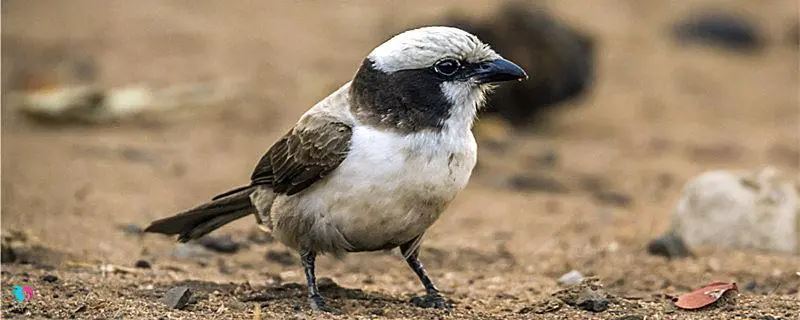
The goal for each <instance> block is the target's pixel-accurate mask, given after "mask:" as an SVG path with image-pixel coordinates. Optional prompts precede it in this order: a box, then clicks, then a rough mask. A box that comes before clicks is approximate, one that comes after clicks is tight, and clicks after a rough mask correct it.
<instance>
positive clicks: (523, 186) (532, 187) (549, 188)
mask: <svg viewBox="0 0 800 320" xmlns="http://www.w3.org/2000/svg"><path fill="white" fill-rule="evenodd" d="M508 185H509V186H510V187H511V188H512V189H515V190H520V191H533V192H549V193H567V192H568V190H567V187H566V186H564V185H563V184H562V183H561V182H559V181H558V180H556V179H554V178H552V177H548V176H539V175H516V176H513V177H511V178H510V179H509V180H508Z"/></svg>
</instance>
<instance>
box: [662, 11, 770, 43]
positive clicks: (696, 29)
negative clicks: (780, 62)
mask: <svg viewBox="0 0 800 320" xmlns="http://www.w3.org/2000/svg"><path fill="white" fill-rule="evenodd" d="M673 35H674V36H675V38H676V40H678V41H679V42H682V43H698V44H705V45H712V46H716V47H721V48H725V49H730V50H736V51H741V52H753V51H757V50H759V49H761V47H763V45H764V37H763V36H762V35H761V32H760V31H759V30H758V28H757V27H756V26H755V25H754V24H753V23H752V22H750V21H748V20H747V19H745V18H744V17H741V16H738V15H734V14H729V13H720V12H705V13H699V14H696V15H694V16H691V17H689V18H686V19H684V20H682V21H680V22H678V23H677V24H675V26H674V27H673Z"/></svg>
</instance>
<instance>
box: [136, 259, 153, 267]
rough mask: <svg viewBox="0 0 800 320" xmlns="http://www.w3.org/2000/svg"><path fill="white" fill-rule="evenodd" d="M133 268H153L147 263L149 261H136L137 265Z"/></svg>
mask: <svg viewBox="0 0 800 320" xmlns="http://www.w3.org/2000/svg"><path fill="white" fill-rule="evenodd" d="M133 266H134V267H137V268H140V269H150V268H151V267H152V266H151V265H150V262H147V260H136V263H135V264H134V265H133Z"/></svg>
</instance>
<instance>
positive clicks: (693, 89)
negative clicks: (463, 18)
mask: <svg viewBox="0 0 800 320" xmlns="http://www.w3.org/2000/svg"><path fill="white" fill-rule="evenodd" d="M542 3H543V4H544V5H545V6H546V7H548V8H550V9H552V11H553V12H554V13H556V14H557V15H558V16H560V17H562V18H563V19H565V20H566V21H568V22H570V23H572V24H574V25H576V26H578V27H579V28H581V29H582V30H585V31H587V32H589V33H590V34H592V35H593V36H594V37H595V39H596V41H597V45H598V47H597V52H598V57H597V58H598V59H597V68H598V69H597V74H598V78H597V81H596V83H595V85H594V86H593V87H592V90H591V92H590V93H589V94H588V95H587V96H585V97H584V98H583V99H580V100H579V101H575V102H571V103H570V104H568V105H566V106H565V107H564V108H561V109H560V111H559V112H555V113H553V114H550V115H548V120H547V122H546V123H547V124H546V125H544V126H541V127H537V128H530V129H528V130H515V131H512V130H511V129H510V128H508V127H506V126H504V125H502V123H500V122H498V120H497V119H492V118H487V117H484V118H483V119H482V121H481V122H479V124H478V128H477V132H478V133H479V135H478V140H479V146H480V156H479V164H478V168H477V169H476V172H475V174H474V177H473V179H472V181H471V182H470V185H469V186H468V187H467V189H466V190H465V191H464V192H463V193H462V194H461V195H459V197H458V198H457V199H456V201H455V202H454V203H453V204H452V205H451V206H450V208H449V209H448V211H447V212H446V213H445V215H444V216H443V218H442V219H440V220H439V221H438V222H437V223H436V224H435V225H434V227H433V228H432V229H431V230H430V231H429V233H428V234H427V236H426V240H425V242H424V244H423V246H424V249H423V252H422V260H423V262H424V263H425V264H426V265H427V266H428V269H429V271H430V272H431V274H432V276H433V278H434V280H435V281H436V282H437V283H438V285H439V287H440V288H442V289H443V291H444V292H445V293H446V294H447V296H448V297H449V298H451V299H452V300H453V302H454V304H455V308H454V309H453V310H452V311H450V312H445V311H432V310H427V309H420V308H417V307H414V306H412V305H411V304H410V303H409V302H408V301H409V300H410V298H411V297H412V296H413V295H415V294H420V293H421V291H422V290H421V286H420V285H419V284H418V283H417V280H416V278H415V277H414V275H413V274H412V273H411V272H410V271H409V270H408V268H407V266H406V265H405V264H404V263H403V262H402V259H401V258H400V257H399V256H398V254H397V253H396V252H378V253H365V254H353V255H350V256H348V257H346V258H345V259H343V260H337V259H335V258H332V257H323V258H321V261H320V263H319V266H318V275H319V276H320V277H329V278H331V279H332V282H330V281H326V285H325V286H323V294H325V295H327V296H328V297H329V301H330V303H331V304H332V305H334V306H335V307H337V308H340V309H341V310H342V311H343V314H342V315H314V314H312V313H310V312H309V311H308V308H307V307H306V301H305V293H304V290H302V287H301V286H299V285H298V284H302V283H303V279H302V272H301V269H300V266H299V263H298V261H297V259H296V258H294V256H292V255H291V254H289V253H287V251H286V249H285V248H284V247H282V246H281V245H280V244H278V243H274V242H269V240H268V239H266V240H265V239H261V240H259V239H252V238H263V237H258V236H256V235H257V233H256V231H255V227H254V225H253V221H252V220H251V219H243V221H239V222H237V223H235V224H232V225H230V226H227V227H225V228H224V229H221V230H218V231H217V232H216V235H230V236H231V237H232V238H233V239H234V240H236V241H240V242H242V243H243V244H245V245H246V247H244V248H242V249H240V250H239V251H238V252H236V253H233V254H224V253H208V252H199V253H193V254H189V256H188V257H180V256H176V254H175V253H176V252H177V253H181V252H184V253H185V250H184V249H185V248H184V249H176V245H175V244H174V242H173V241H172V240H171V239H169V238H167V237H163V236H159V235H144V236H142V235H135V234H131V233H127V232H124V231H123V230H122V229H123V228H121V227H120V226H121V225H123V226H124V225H128V224H134V225H139V226H143V225H146V224H147V223H148V222H149V221H151V220H153V219H156V218H159V217H163V216H165V215H168V214H171V213H173V212H176V211H179V210H181V209H184V208H187V207H190V206H193V205H195V204H197V203H199V202H202V201H204V200H205V199H207V198H208V197H209V196H211V195H214V194H215V193H217V192H219V191H224V190H226V189H228V188H230V187H233V186H237V185H240V184H242V183H244V182H246V179H247V177H248V176H249V173H250V170H251V169H252V166H253V165H254V163H255V161H257V159H258V158H259V157H260V156H261V154H262V152H264V151H265V150H266V149H267V148H268V146H269V145H270V144H271V143H272V142H273V141H274V140H275V139H276V138H278V137H279V136H280V135H281V134H282V133H283V132H285V130H287V128H288V127H289V126H290V125H291V124H292V123H293V122H294V120H295V119H296V118H297V117H298V116H299V115H300V114H302V112H304V111H305V110H306V109H307V108H308V107H309V106H311V105H312V104H313V103H314V102H316V101H317V100H319V99H321V98H322V97H324V96H325V95H327V93H328V92H330V91H332V90H333V89H334V88H336V87H338V86H339V85H340V84H341V83H343V82H344V81H346V80H347V79H349V78H350V77H351V76H352V74H353V72H354V70H355V68H356V67H357V66H358V65H359V63H360V61H361V59H363V57H364V55H365V54H366V53H367V52H369V50H370V49H371V48H372V47H374V46H375V45H376V44H378V43H380V42H381V41H382V40H383V39H385V38H386V37H387V36H388V35H390V34H393V33H396V32H398V31H400V30H403V29H406V28H408V27H410V26H416V25H422V24H435V23H436V21H440V20H441V19H442V18H443V17H445V16H446V15H448V14H449V13H452V12H460V13H465V14H470V15H475V16H481V15H485V14H486V13H488V12H491V11H492V10H493V8H494V7H496V6H497V3H495V2H491V1H436V2H432V1H405V2H402V3H401V2H377V1H374V2H366V1H365V2H336V3H330V2H311V1H309V2H289V1H285V2H276V3H271V2H256V1H247V2H222V1H174V2H156V1H137V2H129V1H84V0H78V1H36V2H30V1H3V2H2V6H3V8H2V29H3V30H2V36H3V38H2V39H3V43H2V50H3V88H4V89H3V94H4V102H6V100H5V97H6V93H7V92H8V91H7V89H8V88H9V87H13V86H14V77H13V74H14V71H15V70H19V69H21V68H25V67H30V66H31V65H36V64H39V63H42V64H47V63H49V62H48V61H47V60H46V55H43V54H41V53H42V52H45V51H46V52H54V53H53V54H54V55H56V56H60V55H67V56H69V55H77V56H89V57H92V59H93V60H94V61H95V64H96V65H97V70H96V74H95V75H94V78H95V79H96V81H97V82H99V83H101V84H103V85H107V86H118V85H125V84H133V83H148V84H171V83H185V82H191V81H201V80H208V79H221V78H236V79H240V80H243V83H245V84H246V85H243V86H242V87H241V88H240V91H241V92H240V94H239V96H240V98H239V99H236V100H235V101H231V102H229V103H225V104H224V105H219V106H214V107H213V108H206V109H203V110H201V111H198V112H196V113H194V114H192V115H189V116H184V117H181V118H179V119H164V120H153V119H150V120H149V121H144V122H142V121H134V122H125V123H120V124H114V125H107V126H89V127H86V126H54V125H50V124H40V123H35V122H31V121H29V119H27V118H25V117H23V116H21V115H20V114H19V113H18V112H16V110H14V109H13V108H11V107H9V106H8V105H7V104H6V103H4V104H3V108H2V229H3V231H4V234H3V235H4V236H6V235H9V234H10V232H11V231H23V232H26V233H27V234H28V235H29V236H30V237H32V238H35V239H29V240H28V243H29V244H38V245H39V247H38V248H36V249H35V250H34V253H35V254H34V256H33V257H31V258H30V260H31V261H30V262H32V263H30V264H11V263H6V262H5V261H4V262H3V264H2V316H3V317H4V318H7V319H15V318H19V319H29V318H57V319H64V318H124V319H139V318H141V319H157V318H162V319H211V318H214V319H217V318H218V319H253V317H254V315H253V314H254V312H256V307H257V306H260V313H261V316H262V317H263V318H264V319H269V318H311V317H321V318H342V319H344V318H377V319H382V318H408V319H411V318H472V319H491V318H529V319H617V318H620V317H623V316H641V317H644V318H646V319H737V318H741V319H774V318H781V319H797V317H798V314H800V293H798V287H800V276H798V275H796V272H797V271H800V269H798V266H800V257H798V256H796V255H795V256H791V255H782V254H770V253H763V252H750V251H740V250H715V249H710V248H709V249H702V250H699V251H697V252H696V255H695V257H693V258H687V259H681V260H672V261H668V260H665V259H664V258H661V257H655V256H651V255H648V254H647V252H646V250H645V246H646V244H647V242H648V241H649V240H650V239H652V238H654V237H656V236H658V235H659V234H660V233H662V232H664V231H665V230H666V229H667V228H668V226H669V219H670V213H671V211H672V209H673V207H674V203H675V201H676V199H677V198H678V197H679V195H680V191H681V186H682V185H683V183H685V182H686V181H687V179H689V178H691V177H693V176H695V175H697V174H698V173H700V172H703V171H705V170H709V169H717V168H745V169H754V168H760V167H763V166H765V165H772V166H774V167H776V168H778V169H780V170H782V171H783V172H784V173H786V174H788V175H790V176H797V175H798V173H800V168H799V167H798V163H799V162H800V160H798V157H800V156H798V154H800V150H799V147H798V146H800V140H799V138H798V121H799V120H800V118H798V105H799V104H798V95H797V89H798V62H797V61H798V60H797V54H798V51H797V48H796V46H795V45H793V44H792V43H791V42H790V41H788V40H787V39H786V36H787V35H788V34H789V32H790V29H791V27H792V26H795V25H796V23H797V14H798V8H797V4H796V2H794V1H789V0H785V1H777V0H774V1H757V2H756V1H748V2H737V4H736V5H735V7H730V6H731V3H730V2H721V1H716V2H715V1H711V2H709V3H704V2H701V1H681V2H680V3H673V2H671V1H633V0H631V1H621V0H620V1H592V2H587V1H578V0H575V1H573V0H566V1H543V2H542ZM714 3H716V4H717V5H726V6H729V8H728V9H729V10H733V11H737V12H741V13H743V14H744V15H745V16H748V17H750V18H752V19H754V20H755V21H757V22H758V25H759V27H761V28H762V29H763V31H764V33H765V34H766V35H767V45H766V47H765V48H764V49H763V50H762V51H760V52H758V53H756V54H737V53H730V52H725V51H723V50H718V49H711V48H704V47H693V46H688V47H687V46H681V45H678V44H675V43H674V42H673V41H671V39H670V37H669V27H670V25H671V23H672V22H673V21H675V20H676V19H679V18H680V17H683V16H685V15H686V14H687V13H689V12H691V11H692V10H693V9H697V8H708V7H714ZM42 56H45V57H44V58H43V57H42ZM534 76H535V75H534ZM499 123H500V124H499ZM520 175H522V176H536V177H549V178H552V179H554V180H556V181H558V182H559V183H560V184H562V185H563V190H561V191H559V192H547V191H524V190H516V189H514V188H512V187H510V184H509V182H508V181H509V179H511V178H513V177H515V176H520ZM598 190H599V191H604V192H608V193H613V194H617V195H618V196H617V197H615V198H616V199H618V200H619V198H623V199H625V198H627V199H629V200H630V201H628V202H626V201H613V199H612V200H611V201H609V200H608V198H598V197H596V196H594V194H596V193H597V192H598ZM603 199H605V200H603ZM182 250H183V251H182ZM140 259H141V260H146V261H148V262H149V263H150V264H152V268H150V269H136V268H133V265H134V262H135V261H137V260H140ZM107 264H110V265H114V266H121V267H123V268H122V269H120V268H116V269H115V270H111V269H109V268H108V267H101V266H103V265H107ZM573 269H575V270H579V271H580V272H582V273H584V274H586V275H591V276H595V277H597V278H598V279H599V280H600V282H601V283H602V284H604V285H605V289H606V291H607V292H608V294H609V295H610V296H611V306H610V308H609V309H608V310H607V311H604V312H600V313H591V312H587V311H582V310H579V309H577V308H574V307H570V306H566V305H559V304H557V303H554V302H553V299H554V298H553V296H552V294H553V293H555V292H557V291H558V290H561V289H562V288H561V287H560V286H559V285H558V284H557V282H556V279H558V277H559V276H561V275H562V274H564V273H566V272H568V271H570V270H573ZM44 275H55V276H57V277H58V280H56V281H54V282H48V281H45V280H43V278H42V277H43V276H44ZM48 280H52V279H48ZM713 280H721V281H735V282H737V283H738V284H739V286H740V288H741V290H740V293H739V295H738V298H737V299H736V301H735V303H729V304H727V305H721V306H716V307H712V308H709V309H704V310H701V311H694V312H689V311H681V310H676V309H675V308H674V307H672V305H671V302H670V297H674V296H676V295H678V294H680V293H683V292H687V291H689V290H691V289H692V288H695V287H698V286H700V285H703V284H705V283H707V282H710V281H713ZM13 285H30V286H32V287H34V288H35V290H36V291H37V296H35V297H34V298H33V299H32V300H30V301H26V302H24V303H18V302H15V301H14V298H13V295H12V294H11V290H12V289H11V287H12V286H13ZM176 285H187V286H189V287H190V288H192V290H193V291H194V297H195V299H194V300H193V301H192V303H191V304H190V305H189V306H188V307H187V308H186V309H185V310H170V309H168V308H167V307H165V306H164V305H163V304H162V302H161V297H162V296H163V295H164V293H165V292H166V291H167V290H168V289H169V288H171V287H173V286H176ZM552 304H555V307H552V308H548V307H547V306H548V305H552ZM768 316H772V317H774V318H768ZM627 319H637V318H636V317H629V318H627ZM638 319H641V318H638Z"/></svg>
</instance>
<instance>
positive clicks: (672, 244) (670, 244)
mask: <svg viewBox="0 0 800 320" xmlns="http://www.w3.org/2000/svg"><path fill="white" fill-rule="evenodd" d="M647 252H648V253H650V254H652V255H656V256H662V257H666V258H668V259H675V258H685V257H689V256H691V255H692V253H691V252H690V251H689V248H687V247H686V243H685V242H683V239H681V237H680V236H678V235H675V234H672V233H667V234H665V235H663V236H660V237H658V238H656V239H653V240H652V241H650V243H648V244H647Z"/></svg>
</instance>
